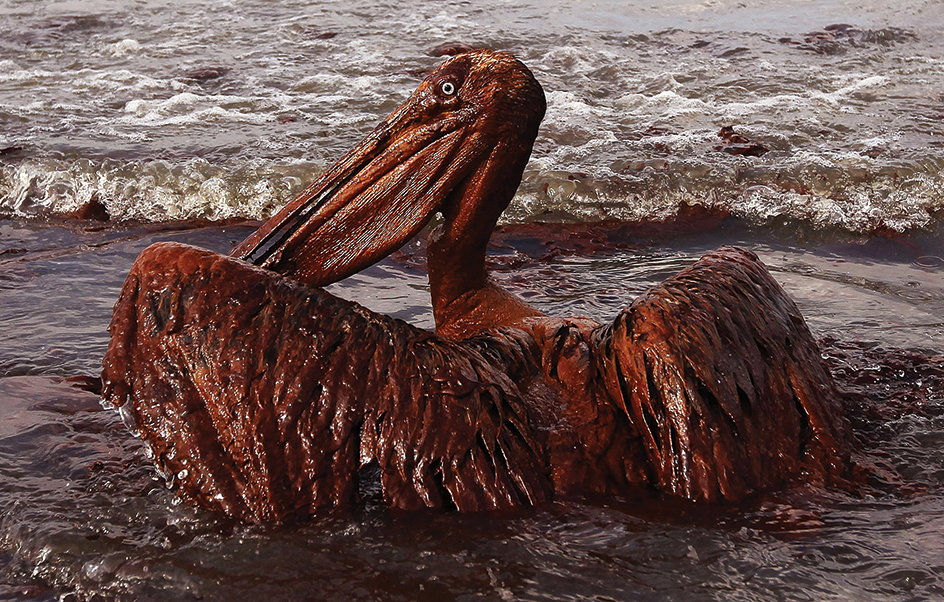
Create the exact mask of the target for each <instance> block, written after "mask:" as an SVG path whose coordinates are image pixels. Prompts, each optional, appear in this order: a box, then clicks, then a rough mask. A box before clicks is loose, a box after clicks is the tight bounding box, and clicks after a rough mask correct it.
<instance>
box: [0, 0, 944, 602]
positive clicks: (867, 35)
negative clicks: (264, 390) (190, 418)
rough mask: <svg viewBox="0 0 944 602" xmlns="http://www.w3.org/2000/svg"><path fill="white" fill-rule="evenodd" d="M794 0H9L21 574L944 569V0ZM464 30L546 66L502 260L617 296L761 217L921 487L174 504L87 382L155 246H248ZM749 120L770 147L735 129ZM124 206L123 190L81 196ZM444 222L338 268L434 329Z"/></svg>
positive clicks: (384, 582)
mask: <svg viewBox="0 0 944 602" xmlns="http://www.w3.org/2000/svg"><path fill="white" fill-rule="evenodd" d="M768 4H769V3H763V2H750V1H748V2H743V1H742V2H728V1H726V0H721V1H719V2H713V3H702V2H692V1H688V0H673V1H671V2H663V3H659V5H658V6H656V3H646V2H620V3H616V2H612V3H608V2H594V3H590V2H576V3H575V2H570V3H562V2H543V3H531V4H525V3H511V2H500V1H490V2H486V3H482V2H476V3H471V2H451V3H432V4H428V3H418V2H411V1H410V0H407V1H404V2H397V3H376V4H373V5H371V6H366V7H365V6H353V5H351V4H350V3H340V2H338V3H328V2H321V3H301V2H298V3H293V2H280V3H277V4H276V3H272V2H242V3H214V4H209V3H205V2H199V3H198V2H192V3H188V2H177V3H173V4H172V5H170V6H168V5H166V4H165V3H158V2H154V1H153V0H142V1H140V2H137V3H135V4H133V5H129V4H126V3H118V2H87V1H79V0H72V1H63V2H44V3H35V2H28V1H20V2H15V1H9V0H0V124H2V127H0V299H2V303H0V332H3V333H4V336H3V338H2V343H0V475H2V477H0V600H6V599H14V600H20V599H35V600H51V599H64V600H85V599H106V600H108V599H120V600H125V599H126V600H164V599H167V600H181V599H204V600H233V599H266V598H269V599H273V600H302V599H325V600H353V599H387V600H422V599H429V600H434V599H435V600H449V599H454V600H471V599H486V600H512V599H515V600H517V599H523V600H625V599H639V600H717V599H723V600H771V599H773V600H848V599H870V600H873V599H874V600H934V599H940V598H942V597H944V562H942V560H941V559H944V538H942V536H941V533H942V532H944V521H942V517H944V495H942V492H944V451H942V450H944V437H942V435H941V433H942V432H944V367H942V363H944V359H942V356H944V219H942V218H944V194H942V175H941V174H942V173H944V170H942V167H944V147H942V144H941V141H942V140H944V125H942V124H944V88H942V87H941V82H942V81H944V78H942V75H944V58H942V57H944V7H942V6H941V5H940V4H938V3H935V2H921V1H918V0H906V1H904V2H897V3H893V4H891V3H882V2H877V1H874V0H872V1H870V0H860V1H858V2H856V3H854V4H850V3H846V2H836V1H832V2H825V1H824V2H810V1H800V0H794V1H788V2H780V3H777V6H776V7H771V6H769V5H768ZM842 24H847V25H848V26H847V25H842ZM834 25H840V26H838V27H833V26H834ZM456 41H458V42H465V43H468V44H471V45H487V46H492V47H496V48H502V49H507V50H511V51H513V52H515V53H516V54H517V55H518V56H520V57H521V58H522V59H523V60H524V61H525V62H526V64H528V65H529V66H530V67H531V68H532V70H533V71H534V72H535V74H536V76H537V77H538V79H539V80H540V81H541V82H542V84H543V85H544V87H545V90H546V91H547V94H548V101H549V102H548V114H547V118H546V119H545V122H544V125H543V126H542V130H541V136H540V138H539V139H538V142H537V144H536V148H535V153H534V156H533V158H532V162H531V164H530V165H529V168H528V170H527V172H526V174H525V180H524V182H523V185H522V188H521V190H520V192H519V195H518V197H517V198H516V199H515V201H514V202H513V204H512V206H511V207H510V208H509V211H508V212H506V215H505V217H504V218H503V221H504V223H505V224H506V227H505V228H506V229H505V231H503V232H500V233H499V234H498V235H497V242H498V244H496V245H494V246H493V248H492V249H491V253H492V259H491V260H490V261H491V264H492V269H493V271H494V273H495V276H496V278H498V279H499V280H501V281H502V282H503V283H504V285H505V286H507V287H509V288H511V289H512V290H514V291H515V292H516V293H518V294H520V295H522V296H523V297H526V298H527V299H528V300H529V301H530V302H532V303H534V304H536V305H538V306H539V307H540V308H541V309H542V310H545V311H547V312H549V313H554V314H558V315H575V314H576V315H589V316H591V317H594V318H596V319H598V320H609V319H612V317H613V315H615V313H616V312H617V311H618V310H619V309H620V308H622V307H624V306H625V305H627V304H628V303H629V302H630V301H631V299H632V298H634V297H635V296H637V295H638V294H640V293H641V292H643V291H644V290H646V289H647V288H648V287H649V286H651V285H653V284H655V283H656V282H659V281H661V280H663V279H664V278H665V277H667V276H668V275H670V274H672V273H675V272H676V271H678V270H679V269H681V268H683V267H684V266H686V265H688V264H690V263H691V262H692V261H693V260H694V259H695V258H697V257H698V256H700V255H701V254H702V253H703V252H705V251H707V250H710V249H712V248H714V247H716V246H718V245H720V244H727V243H735V244H740V245H743V246H747V247H750V248H752V249H754V250H755V251H756V252H758V253H759V254H760V255H761V257H762V258H763V260H764V261H765V262H766V263H767V264H768V265H769V266H770V267H771V269H772V271H773V273H774V275H775V277H776V278H777V279H778V280H779V281H780V282H782V283H783V285H784V286H785V288H786V289H787V290H788V292H790V294H791V295H792V296H793V297H794V298H795V299H796V300H797V302H798V304H799V305H800V307H801V310H802V311H803V313H804V315H805V316H806V317H807V320H808V322H809V323H810V325H811V327H812V328H813V330H814V332H815V334H816V335H817V336H818V337H820V338H821V339H822V340H823V342H824V353H825V354H826V356H827V361H828V363H829V365H830V368H831V369H832V370H833V371H834V373H835V374H836V375H837V378H839V381H840V384H841V385H842V386H843V387H844V388H846V389H848V390H850V391H852V392H853V393H855V395H857V396H858V397H855V396H853V398H854V399H858V400H859V401H856V402H854V403H853V402H850V408H849V412H850V416H852V417H853V419H854V421H855V422H856V424H857V430H858V432H859V434H860V436H861V437H862V438H863V440H864V442H865V447H866V449H867V451H868V453H869V454H870V455H871V457H874V458H876V459H878V460H881V461H883V462H885V463H887V464H888V465H890V466H892V467H893V468H894V469H895V470H897V471H898V472H899V473H900V474H901V475H902V477H903V481H904V483H903V485H902V487H901V488H899V489H897V490H894V491H879V492H875V493H874V494H873V495H870V496H867V497H865V498H853V497H849V496H845V495H842V494H837V493H828V492H821V491H812V490H811V491H800V492H788V493H784V494H780V495H775V496H769V497H765V498H762V499H757V500H752V501H751V502H750V503H749V504H747V505H745V506H744V507H739V508H726V509H705V508H701V507H697V506H696V507H693V506H687V505H684V504H681V505H672V504H663V503H660V502H652V501H647V500H612V501H610V502H608V503H605V504H604V503H600V502H593V503H591V502H580V501H570V502H561V503H556V504H554V505H551V506H548V507H545V508H540V509H538V510H537V511H536V512H534V513H529V514H525V515H520V516H515V515H513V516H484V517H483V516H472V517H468V516H466V517H460V516H454V515H428V514H422V515H403V514H396V513H390V512H388V511H387V510H385V509H384V508H383V507H382V505H381V504H379V503H378V502H377V501H376V500H368V501H367V503H366V504H364V505H363V506H361V507H359V508H356V509H354V510H353V511H352V512H351V513H350V514H345V515H340V516H328V517H316V518H315V519H313V520H312V521H310V522H308V523H305V524H301V525H294V526H291V527H286V528H280V529H265V528H246V527H241V526H238V525H233V524H231V523H228V522H226V521H221V520H219V519H217V518H215V517H213V516H209V515H207V514H205V513H201V512H197V511H195V510H193V509H191V508H189V507H186V506H183V505H180V504H177V503H175V500H174V497H173V493H172V491H170V490H168V489H167V488H166V487H165V485H164V482H163V480H162V479H161V478H160V477H159V476H158V475H157V474H156V473H155V472H154V470H153V468H152V467H151V465H150V463H149V461H148V460H147V458H146V456H145V454H144V450H143V449H142V446H141V444H140V442H139V441H138V440H137V439H135V438H133V437H131V436H130V435H129V434H128V431H127V429H126V428H125V426H124V425H123V424H122V422H121V419H120V417H119V416H118V415H116V414H114V413H112V412H110V411H104V410H102V409H101V408H100V406H99V404H98V399H97V397H96V396H95V395H94V394H91V393H88V392H86V391H84V390H82V389H80V388H76V387H75V386H73V385H74V384H75V383H74V382H73V381H71V380H67V379H73V380H74V379H75V378H76V377H83V376H94V375H96V374H97V373H98V372H99V371H100V362H101V357H102V355H103V353H104V350H105V347H106V345H107V340H108V339H107V332H106V327H107V324H108V320H109V319H110V312H111V306H112V304H113V303H114V300H115V299H116V298H117V294H118V290H119V289H120V286H121V283H122V282H123V280H124V277H125V275H126V274H127V271H128V268H129V267H130V265H131V263H132V262H133V260H134V258H135V257H136V256H137V254H138V253H139V252H140V251H141V250H142V249H143V248H145V247H146V246H147V245H148V244H150V243H152V242H155V241H158V240H178V241H182V242H189V243H191V244H196V245H200V246H204V247H207V248H211V249H215V250H218V251H227V250H228V249H229V248H230V247H231V246H232V245H233V244H234V243H235V242H236V241H238V240H241V239H242V238H243V237H244V236H245V235H246V234H248V232H250V231H251V229H252V227H253V226H252V223H251V222H247V221H246V220H247V219H248V220H258V219H260V218H263V217H265V216H266V215H268V214H270V213H271V212H272V211H273V210H274V209H275V208H277V207H278V206H279V205H280V203H282V202H283V201H284V200H285V199H286V198H287V197H290V196H291V195H292V193H293V192H294V191H296V190H298V189H299V188H300V187H302V186H303V185H304V184H305V183H306V182H308V181H309V180H310V179H312V178H313V177H315V176H316V175H317V174H318V173H320V171H321V170H322V169H324V168H325V167H326V166H327V165H329V164H330V163H331V162H332V161H333V160H334V159H336V158H337V157H338V156H339V155H340V154H341V153H343V152H344V151H345V150H346V149H347V148H349V147H350V146H351V145H352V144H354V143H355V142H356V141H357V140H359V139H360V137H361V136H363V135H364V134H365V133H367V132H368V131H370V130H371V129H372V128H373V126H374V124H375V123H376V122H377V121H378V120H379V119H380V118H382V117H383V116H384V115H386V114H387V113H388V112H389V111H391V110H392V109H393V108H394V107H395V106H396V105H397V104H398V103H399V102H401V101H402V100H403V99H404V98H405V97H406V95H407V94H408V93H409V92H410V91H411V90H412V89H413V88H414V87H415V86H416V84H417V83H418V81H419V79H420V78H421V77H422V73H423V72H425V71H426V70H429V69H430V68H432V67H434V66H435V65H436V64H438V61H439V60H440V59H438V58H436V57H433V56H430V51H431V50H432V49H433V48H435V47H436V46H438V45H440V44H442V43H444V42H456ZM725 126H731V127H733V128H734V131H735V132H736V133H737V134H739V135H741V136H743V137H744V138H746V139H747V140H748V142H747V143H745V147H751V145H754V146H753V147H752V148H754V151H751V152H749V153H748V154H746V155H739V154H730V153H728V152H724V151H723V150H717V149H718V148H720V147H721V146H722V144H723V142H722V138H721V137H719V135H718V134H719V132H721V131H722V128H724V127H725ZM760 149H766V152H763V153H762V154H760V153H759V152H755V151H758V150H760ZM729 150H731V149H729ZM757 154H759V155H760V156H753V155H757ZM97 203H100V204H101V205H102V206H103V207H104V210H105V212H106V213H107V216H108V217H109V220H108V221H100V220H80V219H76V218H74V217H69V214H70V213H72V212H74V211H76V210H77V209H79V208H81V207H83V206H87V205H92V206H94V205H96V204H97ZM692 207H695V209H692ZM692 216H694V217H692ZM98 217H100V218H101V217H105V216H104V215H101V214H99V215H98ZM601 219H615V220H626V221H628V222H629V225H620V224H610V225H608V226H598V225H594V223H595V222H598V221H599V220H601ZM194 220H205V221H194ZM223 220H229V221H223ZM660 220H662V221H660ZM535 222H553V223H556V224H559V225H556V226H536V225H531V224H533V223H535ZM422 254H423V244H422V240H419V241H414V242H411V243H409V244H408V245H407V246H406V247H405V248H404V250H403V252H401V253H398V254H396V255H395V256H394V257H392V258H389V259H387V260H385V261H383V262H382V263H380V264H378V265H377V266H374V267H372V268H370V269H369V270H366V271H365V272H363V273H361V274H358V275H356V276H354V277H352V278H349V279H348V280H346V281H344V282H341V283H338V284H336V285H333V286H332V287H331V289H332V291H333V292H335V293H336V294H339V295H341V296H345V297H348V298H353V299H357V300H359V301H360V302H362V303H364V304H365V305H367V306H368V307H370V308H371V309H374V310H375V311H381V312H383V313H387V314H390V315H395V316H397V317H400V318H403V319H405V320H408V321H411V322H413V323H415V324H417V325H419V326H422V327H426V328H429V327H431V326H432V314H431V311H430V309H429V300H428V288H427V283H426V277H425V272H424V268H423V261H422V256H423V255H422Z"/></svg>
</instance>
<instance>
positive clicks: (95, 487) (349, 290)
mask: <svg viewBox="0 0 944 602" xmlns="http://www.w3.org/2000/svg"><path fill="white" fill-rule="evenodd" d="M251 229H252V225H251V224H247V223H241V224H237V223H229V224H219V223H217V224H196V223H186V224H184V223H178V224H174V225H155V224H150V225H140V226H127V225H126V226H112V225H109V224H105V223H95V222H75V221H62V222H56V223H43V224H39V223H37V222H35V221H34V222H11V221H0V290H2V292H0V296H2V300H3V303H2V304H0V329H2V332H4V333H5V334H4V339H5V342H4V343H3V344H2V345H0V475H2V478H0V600H6V599H16V600H20V599H23V600H31V599H36V600H52V599H59V598H61V597H62V596H67V597H66V598H65V599H77V600H82V599H90V598H93V597H95V596H99V598H98V599H128V600H131V599H134V600H186V599H203V600H234V599H264V598H269V599H272V600H303V599H330V600H356V599H371V600H376V599H383V600H451V599H455V600H471V599H487V600H491V599H516V600H517V599H525V600H584V599H596V600H607V599H611V600H622V599H639V600H715V599H719V598H721V599H725V600H771V599H790V600H804V599H809V600H845V599H884V600H925V599H927V600H931V599H939V598H940V597H942V596H944V536H942V535H941V534H942V533H944V357H942V355H944V260H942V256H944V229H942V228H938V230H937V231H933V232H926V233H921V234H914V235H911V236H908V237H904V236H899V237H894V238H883V237H878V236H873V237H872V238H870V239H868V240H865V239H853V238H851V237H848V236H840V235H827V234H824V233H822V232H820V233H808V232H802V231H799V230H798V229H797V228H796V227H792V226H789V225H785V226H784V227H783V228H781V229H780V230H774V229H771V228H769V227H768V228H766V229H763V230H758V229H753V228H751V227H749V226H746V225H744V224H742V223H739V222H736V221H734V220H732V219H730V218H727V217H725V216H723V215H707V214H704V213H697V214H693V215H691V216H688V217H683V218H681V219H679V220H676V221H675V222H672V223H669V224H661V225H660V224H652V225H628V224H609V225H567V226H562V225H523V226H506V227H503V228H502V229H500V231H499V232H498V233H497V234H496V236H495V237H494V239H493V245H492V250H491V252H492V258H491V260H490V261H491V264H492V269H493V272H494V273H495V276H496V278H498V279H499V280H501V281H502V282H504V283H505V285H506V286H508V287H509V288H512V289H513V290H515V291H516V292H517V293H518V294H520V295H522V296H524V297H526V298H527V299H528V300H529V301H530V302H532V303H534V304H536V305H538V306H539V307H540V308H541V309H542V310H544V311H547V312H549V313H554V314H559V315H568V314H569V315H589V316H591V317H593V318H595V319H598V320H610V319H612V317H613V316H614V315H615V314H616V312H617V311H618V310H619V309H620V308H622V307H624V306H626V305H628V304H629V303H630V302H631V300H632V299H633V298H635V297H636V296H638V295H639V294H640V293H642V292H643V291H644V290H646V289H647V288H648V287H650V286H651V285H653V284H654V283H656V282H659V281H661V280H663V279H664V278H665V277H667V276H669V275H671V274H673V273H675V272H677V271H678V270H679V269H681V268H683V267H685V266H686V265H688V264H690V263H691V262H692V261H694V259H696V258H697V257H698V256H700V255H701V254H702V253H704V252H706V251H708V250H710V249H712V248H715V247H717V246H719V245H721V244H730V243H736V244H740V245H742V246H747V247H750V248H752V249H754V250H755V251H756V252H757V253H758V254H759V255H760V256H761V257H762V258H763V259H764V261H765V262H766V263H767V264H768V265H769V266H770V268H771V270H772V271H773V273H774V275H775V277H776V278H777V279H778V280H780V281H781V282H782V283H783V284H784V286H785V288H787V290H788V291H789V292H790V293H791V295H793V296H794V298H795V299H796V300H797V302H798V304H799V305H800V307H801V309H802V311H803V313H804V315H805V316H806V317H807V319H808V321H809V323H810V325H811V327H812V329H813V331H814V333H815V334H816V335H817V336H818V337H819V338H820V339H821V340H822V342H823V345H824V347H823V351H824V355H825V356H826V358H827V363H828V365H829V367H830V369H831V370H832V371H833V373H834V374H835V375H836V376H837V378H838V380H839V382H840V384H841V386H842V387H843V388H844V389H845V390H846V391H847V392H848V397H847V410H848V412H849V415H850V418H851V419H852V420H853V423H854V424H855V426H856V429H857V432H858V433H859V435H860V437H861V438H862V439H863V441H864V448H865V451H866V453H867V454H869V455H870V456H871V457H872V458H873V459H875V461H876V462H879V463H882V464H884V465H886V466H888V467H890V468H891V469H893V470H894V471H897V473H898V474H899V475H900V477H901V483H900V484H899V485H898V486H895V487H883V488H879V489H876V490H875V491H874V492H872V493H871V494H869V495H866V496H864V497H861V498H857V497H851V496H848V495H846V494H839V493H835V492H822V491H814V490H804V491H794V492H786V493H781V494H777V495H768V496H763V497H758V498H757V499H753V500H751V501H750V502H749V503H748V504H745V505H744V506H742V507H738V508H705V507H702V506H694V505H689V504H680V503H671V502H666V501H664V500H652V499H642V498H641V499H638V500H622V499H620V500H608V501H605V502H600V501H596V502H593V501H568V502H559V503H555V504H552V505H550V506H548V507H543V508H539V509H537V510H535V511H534V512H530V513H524V514H521V515H510V516H456V515H437V514H433V515H431V514H426V513H422V514H417V515H403V514H398V513H391V512H389V511H388V510H386V509H385V508H383V506H382V504H381V503H379V500H377V499H376V497H372V493H375V492H370V491H367V492H365V494H367V498H366V501H365V502H364V503H363V504H362V505H361V506H360V507H358V508H355V509H353V510H352V511H351V512H350V513H344V514H341V515H334V516H324V517H316V518H314V519H312V520H311V521H310V522H306V523H304V524H299V525H293V526H290V527H284V528H279V529H264V528H258V527H253V528H248V527H242V526H238V525H234V524H231V523H229V522H227V521H222V520H220V519H217V518H215V517H213V516H209V515H207V514H205V513H201V512H198V511H196V510H193V509H191V508H189V507H186V506H183V505H180V504H177V503H175V501H174V498H173V494H172V492H171V491H170V490H168V489H167V488H166V486H165V484H164V481H163V479H162V478H161V477H160V476H159V475H157V474H156V473H155V471H154V470H153V468H152V467H151V464H150V462H149V461H148V460H147V458H146V457H145V456H144V451H143V446H142V445H141V443H140V441H139V440H137V439H135V438H134V437H132V436H131V435H130V434H129V433H128V431H127V429H126V428H125V426H124V424H123V423H122V422H121V419H120V417H119V416H118V415H117V414H116V413H114V412H111V411H105V410H103V409H102V408H101V406H100V405H99V403H98V397H97V396H96V395H95V394H94V393H89V392H87V391H86V390H83V389H82V388H81V386H79V385H82V382H83V381H82V379H81V378H79V382H75V379H76V377H94V376H95V375H97V374H98V372H99V370H100V362H101V357H102V355H103V353H104V350H105V347H106V345H107V333H106V328H107V324H108V321H109V319H110V312H111V306H112V304H113V303H114V301H115V299H116V298H117V295H118V290H119V289H120V286H121V284H122V282H123V280H124V277H125V275H126V274H127V271H128V268H129V267H130V265H131V263H132V262H133V260H134V258H135V257H136V256H137V254H138V253H139V252H140V251H141V250H142V249H143V248H145V247H146V246H147V245H148V244H150V243H152V242H156V241H158V240H177V241H181V242H188V243H191V244H196V245H199V246H203V247H207V248H210V249H214V250H217V251H222V252H226V251H228V249H229V248H230V247H231V246H232V245H233V244H234V243H235V242H237V241H238V240H241V239H242V238H243V237H244V236H245V235H246V234H248V232H250V231H251ZM423 250H424V249H423V243H422V241H421V240H418V241H414V242H412V243H409V244H408V245H407V246H406V247H405V248H404V249H403V250H402V251H401V252H398V253H396V254H395V255H394V256H393V257H391V258H388V259H387V260H385V261H383V262H381V263H380V264H378V265H376V266H374V267H372V268H370V269H369V270H366V271H365V272H363V273H361V274H358V275H356V276H354V277H352V278H349V279H348V280H346V281H344V282H342V283H339V284H336V285H333V286H332V287H330V290H331V291H332V292H333V293H335V294H337V295H339V296H342V297H346V298H350V299H356V300H358V301H359V302H361V303H363V304H364V305H366V306H368V307H369V308H371V309H374V310H375V311H382V312H384V313H388V314H391V315H394V316H397V317H400V318H402V319H405V320H407V321H410V322H413V323H415V324H417V325H419V326H422V327H427V328H428V327H431V326H432V313H431V310H430V308H429V300H428V292H427V285H426V277H425V271H424V265H423V260H422V257H423ZM69 594H74V598H73V597H71V596H68V595H69Z"/></svg>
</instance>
